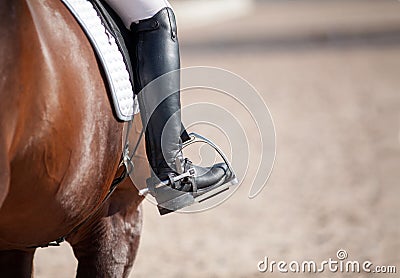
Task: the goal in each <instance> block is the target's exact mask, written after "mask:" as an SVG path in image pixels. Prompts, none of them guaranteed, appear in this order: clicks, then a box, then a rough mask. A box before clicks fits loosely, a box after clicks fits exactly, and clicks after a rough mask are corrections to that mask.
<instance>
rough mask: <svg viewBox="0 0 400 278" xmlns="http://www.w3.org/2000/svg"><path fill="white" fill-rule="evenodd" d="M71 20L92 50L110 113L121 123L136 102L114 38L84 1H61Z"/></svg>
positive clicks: (133, 111) (90, 5) (135, 110)
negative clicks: (102, 75) (107, 92)
mask: <svg viewBox="0 0 400 278" xmlns="http://www.w3.org/2000/svg"><path fill="white" fill-rule="evenodd" d="M61 1H62V2H63V3H64V4H65V5H66V6H67V7H68V9H69V10H70V11H71V13H72V14H73V15H74V16H75V18H76V20H77V21H78V22H79V24H80V25H81V27H82V29H83V30H84V32H85V33H86V35H87V37H88V39H89V41H90V42H91V44H92V46H93V48H94V49H95V51H96V53H97V55H98V57H99V59H100V61H101V64H102V66H103V68H104V72H105V75H106V77H107V81H108V84H109V86H110V91H111V95H112V100H113V105H114V110H115V113H116V115H117V117H118V118H119V119H120V120H122V121H129V120H131V119H132V117H133V115H134V114H136V113H138V112H139V105H138V102H137V98H135V95H134V93H133V86H132V84H131V81H130V79H129V73H128V70H127V67H126V65H125V62H124V59H123V57H122V54H121V52H120V51H119V48H118V46H117V43H116V41H115V38H114V36H113V35H112V34H110V32H108V31H107V29H106V28H105V27H104V26H103V24H102V22H101V19H100V18H99V16H98V14H97V12H96V10H95V9H94V7H93V5H92V4H91V3H90V2H89V1H87V0H61Z"/></svg>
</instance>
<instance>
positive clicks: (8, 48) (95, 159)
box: [0, 0, 148, 277]
mask: <svg viewBox="0 0 400 278" xmlns="http://www.w3.org/2000/svg"><path fill="white" fill-rule="evenodd" d="M0 22H1V24H0V59H1V62H0V250H1V251H0V273H1V277H31V272H32V261H33V256H34V252H35V248H29V247H32V246H38V245H39V246H40V245H43V244H46V243H48V242H51V241H53V240H55V239H57V238H60V237H62V236H64V235H68V236H67V238H66V240H67V241H68V242H69V243H70V244H71V246H72V247H73V250H74V254H75V256H76V258H77V259H78V262H79V263H78V269H77V276H78V277H126V276H128V274H129V272H130V269H131V267H132V264H133V260H134V258H135V255H136V251H137V248H138V243H139V238H140V233H141V221H142V219H141V218H142V215H141V209H140V202H141V201H142V199H141V198H140V197H139V196H138V193H137V189H136V188H135V187H134V186H133V184H132V183H131V181H130V180H129V179H126V180H125V181H124V182H123V183H122V184H120V186H119V187H118V188H117V190H116V191H115V192H114V193H113V194H112V195H111V197H110V198H109V199H108V200H107V201H106V202H104V203H103V200H104V198H105V196H106V195H107V193H108V191H109V188H110V185H111V183H112V181H113V180H114V178H115V177H116V176H118V174H119V173H118V172H120V171H121V170H118V167H119V163H120V159H121V154H122V144H121V136H122V132H123V127H124V123H122V122H118V121H117V120H116V118H115V117H114V115H113V112H112V109H111V106H110V100H109V95H108V89H107V87H106V84H105V81H104V78H103V75H102V71H101V69H100V67H99V64H98V61H97V60H96V56H95V54H94V51H93V49H92V47H91V45H90V43H89V42H88V40H87V38H86V36H85V34H84V33H83V31H82V30H81V28H80V26H79V25H78V23H77V22H76V21H75V19H74V18H73V17H72V15H71V14H70V13H69V11H68V10H67V9H66V7H65V6H64V5H63V4H62V2H61V1H54V0H1V1H0ZM134 124H135V125H136V128H135V129H136V130H140V126H139V125H140V118H139V117H136V119H135V121H134ZM137 136H139V132H137ZM139 149H140V150H139V152H140V153H139V156H138V158H137V159H136V164H135V166H136V167H135V171H136V172H137V173H138V175H139V176H138V179H143V180H144V179H145V177H146V176H147V175H148V168H147V163H144V162H145V156H144V146H143V143H142V144H141V145H140V148H139ZM140 175H142V176H140ZM95 211H96V213H95V214H94V215H92V217H89V216H90V215H91V214H93V212H95ZM81 223H84V224H83V225H81V226H80V228H79V229H78V230H76V231H74V232H73V233H70V232H71V231H72V230H74V227H76V226H78V225H79V224H81Z"/></svg>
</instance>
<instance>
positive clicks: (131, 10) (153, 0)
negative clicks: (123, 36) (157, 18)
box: [105, 0, 171, 29]
mask: <svg viewBox="0 0 400 278" xmlns="http://www.w3.org/2000/svg"><path fill="white" fill-rule="evenodd" d="M105 1H106V2H107V3H108V4H109V5H110V7H111V8H112V9H113V10H114V11H115V12H116V13H117V14H118V15H119V16H120V17H121V19H122V21H123V22H124V24H125V26H126V28H128V29H129V27H130V26H131V24H132V22H137V21H139V20H142V19H147V18H150V17H153V16H154V15H155V14H156V13H158V12H159V11H160V10H162V9H163V8H165V7H171V5H170V4H169V2H168V1H167V0H105Z"/></svg>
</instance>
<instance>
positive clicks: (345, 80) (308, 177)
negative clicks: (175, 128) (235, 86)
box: [35, 0, 400, 277]
mask: <svg viewBox="0 0 400 278" xmlns="http://www.w3.org/2000/svg"><path fill="white" fill-rule="evenodd" d="M172 4H173V6H174V7H175V10H176V13H177V18H178V24H179V32H180V33H179V34H180V42H181V55H182V66H213V67H221V68H224V69H227V70H230V71H232V72H234V73H236V74H238V75H240V76H242V77H243V78H245V79H246V80H247V81H248V82H250V83H251V84H252V85H254V86H255V87H256V88H257V90H258V91H259V92H260V94H261V95H262V97H263V99H264V101H265V102H266V104H267V105H268V107H269V109H270V111H271V114H272V116H273V118H274V122H275V127H276V135H277V156H276V161H275V167H274V170H273V173H272V175H271V178H270V180H269V182H268V184H267V186H266V187H265V188H264V190H263V191H262V192H261V193H260V194H259V195H258V196H257V197H256V198H255V199H248V198H247V193H248V190H249V186H250V181H251V179H250V178H251V177H250V176H248V177H247V178H246V179H245V180H243V182H242V185H241V187H240V188H239V190H238V191H237V192H236V194H235V195H234V196H233V197H232V198H230V199H229V200H228V201H227V202H225V203H223V204H222V205H220V206H218V207H217V208H214V209H212V210H208V211H206V212H203V213H198V214H189V215H187V214H173V215H167V216H164V217H160V216H159V215H158V212H157V210H156V208H155V207H154V206H153V205H152V204H151V203H149V202H148V201H145V202H144V228H143V233H142V241H141V245H140V249H139V253H138V256H137V259H136V263H135V265H134V270H133V271H132V275H131V277H263V276H264V277H265V276H268V277H280V276H285V277H305V276H308V275H307V274H304V273H302V274H279V273H276V272H274V273H259V272H258V270H257V263H258V262H259V261H260V260H262V259H264V257H265V256H267V257H268V258H269V259H270V260H276V261H280V260H284V261H287V262H290V261H292V260H297V261H303V260H315V261H317V262H321V261H323V260H327V259H329V258H332V259H336V252H337V251H338V250H339V249H344V250H346V251H347V253H348V254H349V259H350V260H359V261H364V260H370V261H371V262H373V263H374V265H394V266H397V271H398V272H400V251H399V250H400V228H399V225H398V223H397V221H399V220H400V202H398V198H399V196H400V186H399V185H400V184H399V180H400V2H399V1H396V0H379V1H377V0H370V1H368V0H363V1H362V0H342V1H341V0H329V1H328V0H326V1H322V0H321V1H317V0H314V1H312V0H297V1H284V0H281V1H278V0H276V1H260V0H259V1H250V0H237V1H236V0H211V1H210V0H208V1H206V0H202V1H200V0H198V1H194V0H181V1H173V2H172ZM249 136H250V137H251V135H249ZM75 268H76V261H75V259H74V258H73V255H72V252H71V250H70V248H69V246H68V245H67V244H63V245H62V247H59V248H48V249H43V250H39V251H38V252H37V255H36V259H35V275H36V277H55V276H57V277H74V273H75ZM309 275H312V274H309ZM375 275H377V276H379V275H378V274H375ZM323 276H324V277H347V276H349V277H375V276H374V275H373V274H372V275H371V274H362V273H360V274H348V275H345V274H342V273H336V274H332V273H329V272H326V273H324V274H323ZM382 276H383V275H382ZM389 276H390V277H397V276H396V274H392V275H389Z"/></svg>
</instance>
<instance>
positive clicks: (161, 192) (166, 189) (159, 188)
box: [139, 133, 239, 215]
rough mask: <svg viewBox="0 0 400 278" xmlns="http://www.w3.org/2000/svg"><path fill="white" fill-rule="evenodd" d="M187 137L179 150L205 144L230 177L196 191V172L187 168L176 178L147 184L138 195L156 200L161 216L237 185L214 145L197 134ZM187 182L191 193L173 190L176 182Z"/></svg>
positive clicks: (222, 155) (224, 157)
mask: <svg viewBox="0 0 400 278" xmlns="http://www.w3.org/2000/svg"><path fill="white" fill-rule="evenodd" d="M189 137H190V140H187V141H186V142H184V143H183V144H182V148H181V150H183V149H184V148H186V147H187V146H189V145H192V144H194V143H205V144H207V145H209V146H211V147H212V148H213V149H214V150H215V151H216V152H217V153H218V154H219V155H220V156H221V158H222V159H223V161H224V163H225V164H226V165H227V167H228V171H229V172H230V177H229V179H227V180H224V181H223V183H222V184H215V185H212V186H210V187H209V188H204V189H200V190H198V189H197V186H196V183H195V181H193V178H194V177H195V176H196V171H195V169H194V168H189V169H187V170H186V171H183V172H182V173H180V172H178V174H179V175H178V176H175V177H172V176H170V177H169V178H168V179H167V180H164V181H160V182H158V183H154V182H148V184H147V188H145V189H142V190H140V191H139V195H141V196H145V195H147V194H148V193H150V194H151V195H152V196H153V197H154V198H155V199H156V201H157V204H158V210H159V212H160V214H161V215H164V214H167V213H170V212H174V211H176V210H179V209H182V208H185V207H187V206H190V205H192V204H194V203H200V202H203V201H205V200H208V199H210V198H212V197H214V196H216V195H219V194H220V193H222V192H225V191H227V190H228V189H229V188H230V187H231V186H233V185H237V184H238V183H239V182H238V179H237V178H236V175H235V173H234V171H233V169H232V166H231V164H230V163H229V161H228V159H227V157H226V156H225V154H224V153H223V152H222V150H221V149H220V148H219V147H218V146H217V145H215V144H214V143H213V142H212V141H211V140H209V139H207V138H205V137H203V136H201V135H199V134H197V133H190V134H189ZM188 180H189V181H190V180H191V181H192V191H190V192H185V191H180V190H177V189H175V188H174V185H175V184H176V182H179V181H186V182H187V181H188Z"/></svg>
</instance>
